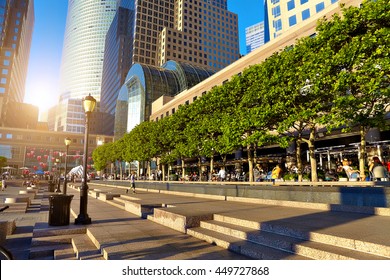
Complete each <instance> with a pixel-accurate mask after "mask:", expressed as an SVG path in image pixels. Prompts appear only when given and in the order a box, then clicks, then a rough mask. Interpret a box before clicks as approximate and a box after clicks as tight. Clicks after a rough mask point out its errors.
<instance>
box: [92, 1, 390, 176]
mask: <svg viewBox="0 0 390 280" xmlns="http://www.w3.org/2000/svg"><path fill="white" fill-rule="evenodd" d="M389 8H390V5H389V4H388V0H377V1H363V4H362V6H361V7H360V8H358V7H348V8H343V10H342V15H337V14H335V15H334V16H333V17H332V18H331V19H325V18H324V19H322V20H321V21H320V22H319V24H318V27H317V35H316V36H315V37H307V38H303V39H301V40H299V41H297V43H296V45H294V46H293V47H287V48H285V49H284V50H283V51H280V52H275V53H274V54H273V55H272V56H271V57H269V58H268V59H266V60H265V61H264V62H263V63H261V64H258V65H253V66H250V67H248V68H247V69H246V70H245V71H244V72H243V73H242V74H241V75H239V76H234V77H232V78H231V79H230V80H229V82H227V83H225V84H224V85H221V86H218V87H215V88H213V89H212V90H210V91H209V92H208V93H207V94H206V95H204V96H203V97H202V98H199V99H198V100H196V101H195V102H193V103H192V104H190V105H186V106H182V107H181V108H180V110H178V111H177V112H176V113H175V114H174V115H172V116H169V117H166V118H164V119H161V120H159V121H158V122H143V123H141V124H139V125H138V126H137V127H135V128H134V129H133V130H132V131H130V132H129V133H127V134H126V135H124V136H123V138H121V139H120V140H118V141H116V142H114V143H107V144H105V145H103V146H101V147H99V148H97V149H96V150H95V151H94V152H93V160H94V164H95V168H96V169H98V170H100V169H103V168H104V167H105V166H106V165H107V164H108V163H109V162H114V161H127V162H131V161H134V160H136V161H140V162H142V161H149V160H150V159H152V158H157V157H158V158H159V159H160V162H161V163H162V164H171V163H172V162H173V161H175V160H176V159H178V158H181V159H182V162H183V164H184V159H185V158H198V159H199V164H200V159H201V157H208V158H210V159H211V161H210V165H211V166H210V170H213V158H214V156H215V155H220V156H221V157H222V158H223V159H226V155H228V154H231V153H233V152H234V151H235V150H237V149H238V148H240V147H245V148H246V149H247V150H248V162H249V170H250V172H251V171H252V170H253V160H254V158H253V151H254V150H255V149H256V148H257V147H261V146H265V145H269V144H270V143H278V144H279V145H280V146H281V147H287V146H288V145H289V143H291V142H292V141H295V142H296V160H297V167H298V175H299V180H301V179H302V162H301V149H300V147H301V144H302V143H304V142H305V143H307V145H308V147H309V154H310V164H311V170H312V172H311V176H312V178H311V179H312V181H317V173H316V170H317V166H316V160H315V154H314V151H315V142H316V134H317V133H316V132H317V130H318V128H320V127H326V128H327V129H328V131H332V130H334V129H336V128H337V129H340V127H342V128H343V131H346V130H348V129H351V128H352V127H359V129H360V136H361V143H360V160H359V168H360V170H361V172H363V174H364V166H365V162H364V160H365V146H366V144H365V136H366V133H367V131H368V130H369V129H370V128H373V127H377V128H380V129H382V128H384V127H385V125H386V119H385V116H386V114H387V112H388V108H389V104H390V93H389V89H390V84H389V71H390V51H389V46H390V26H389V24H390V11H389ZM183 174H184V172H183ZM252 177H253V176H252V174H249V178H252Z"/></svg>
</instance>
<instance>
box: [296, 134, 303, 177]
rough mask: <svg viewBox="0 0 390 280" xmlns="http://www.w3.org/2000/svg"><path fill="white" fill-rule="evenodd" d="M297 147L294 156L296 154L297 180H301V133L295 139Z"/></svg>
mask: <svg viewBox="0 0 390 280" xmlns="http://www.w3.org/2000/svg"><path fill="white" fill-rule="evenodd" d="M296 142H297V147H296V149H295V156H296V160H297V169H298V182H302V170H303V168H302V157H301V150H302V147H301V144H302V139H301V135H299V137H298V139H297V141H296Z"/></svg>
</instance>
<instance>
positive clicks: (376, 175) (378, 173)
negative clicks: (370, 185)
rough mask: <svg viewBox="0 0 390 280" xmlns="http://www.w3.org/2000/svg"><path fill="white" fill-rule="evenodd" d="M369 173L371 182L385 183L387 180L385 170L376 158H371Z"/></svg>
mask: <svg viewBox="0 0 390 280" xmlns="http://www.w3.org/2000/svg"><path fill="white" fill-rule="evenodd" d="M368 169H369V171H370V174H371V177H372V178H373V181H385V180H387V179H388V174H387V170H386V168H385V167H384V166H383V165H382V163H381V161H380V159H379V158H378V157H373V158H372V162H371V163H370V166H369V168H368Z"/></svg>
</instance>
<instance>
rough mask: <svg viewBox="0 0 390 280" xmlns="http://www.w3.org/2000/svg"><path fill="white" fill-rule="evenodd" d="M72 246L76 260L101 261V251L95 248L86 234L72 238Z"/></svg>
mask: <svg viewBox="0 0 390 280" xmlns="http://www.w3.org/2000/svg"><path fill="white" fill-rule="evenodd" d="M72 246H73V249H74V251H75V253H76V258H77V259H80V260H88V259H95V260H96V259H102V254H101V251H100V250H99V249H98V248H97V247H96V246H95V244H94V243H93V242H92V240H91V239H90V238H89V237H88V235H86V234H82V235H78V236H75V237H74V238H72Z"/></svg>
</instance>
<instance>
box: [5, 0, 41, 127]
mask: <svg viewBox="0 0 390 280" xmlns="http://www.w3.org/2000/svg"><path fill="white" fill-rule="evenodd" d="M34 21H35V18H34V1H33V0H18V1H14V0H0V67H1V71H0V125H1V126H4V125H7V108H8V107H9V106H8V104H9V103H10V102H18V103H22V102H23V99H24V94H25V85H26V79H27V68H28V60H29V56H30V48H31V40H32V32H33V28H34Z"/></svg>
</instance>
